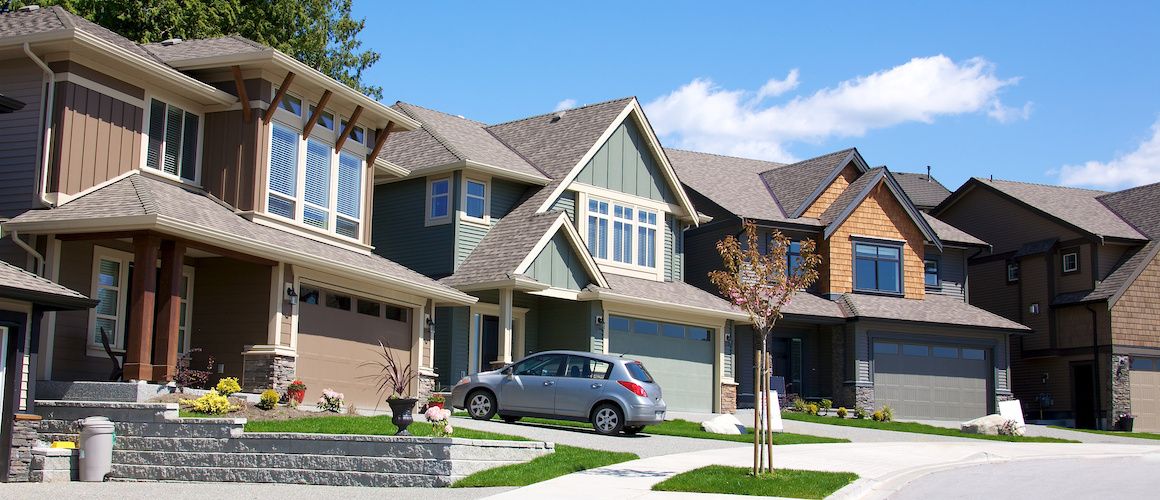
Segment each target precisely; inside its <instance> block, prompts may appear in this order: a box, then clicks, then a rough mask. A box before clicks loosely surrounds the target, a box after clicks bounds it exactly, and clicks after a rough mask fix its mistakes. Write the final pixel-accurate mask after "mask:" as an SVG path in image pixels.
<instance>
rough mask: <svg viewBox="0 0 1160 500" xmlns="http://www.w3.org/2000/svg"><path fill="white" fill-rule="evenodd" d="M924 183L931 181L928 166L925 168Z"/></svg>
mask: <svg viewBox="0 0 1160 500" xmlns="http://www.w3.org/2000/svg"><path fill="white" fill-rule="evenodd" d="M926 182H931V180H930V165H927V166H926Z"/></svg>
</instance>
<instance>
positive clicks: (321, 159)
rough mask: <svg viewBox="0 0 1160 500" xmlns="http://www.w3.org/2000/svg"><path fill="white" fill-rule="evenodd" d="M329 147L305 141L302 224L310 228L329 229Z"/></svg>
mask: <svg viewBox="0 0 1160 500" xmlns="http://www.w3.org/2000/svg"><path fill="white" fill-rule="evenodd" d="M331 156H332V154H331V149H330V146H327V145H325V144H322V143H321V142H318V141H316V140H313V139H311V140H308V141H306V191H305V195H304V199H305V201H306V205H305V206H303V207H302V222H305V223H307V224H310V225H311V226H314V227H318V228H322V229H329V227H330V224H329V222H330V210H329V208H330V158H331Z"/></svg>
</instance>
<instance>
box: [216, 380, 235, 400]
mask: <svg viewBox="0 0 1160 500" xmlns="http://www.w3.org/2000/svg"><path fill="white" fill-rule="evenodd" d="M214 389H217V392H218V394H221V395H222V396H225V397H227V398H228V397H230V395H231V394H234V393H236V392H242V386H241V385H238V379H237V378H235V377H225V378H223V379H221V380H218V383H217V386H216V387H214Z"/></svg>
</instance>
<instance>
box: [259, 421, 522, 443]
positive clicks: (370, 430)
mask: <svg viewBox="0 0 1160 500" xmlns="http://www.w3.org/2000/svg"><path fill="white" fill-rule="evenodd" d="M396 430H397V428H396V427H395V424H392V423H391V417H390V416H387V415H380V416H376V417H356V416H342V415H334V416H327V417H306V418H295V419H291V420H252V421H249V422H246V432H304V433H313V434H369V435H377V436H383V435H385V436H391V435H394V434H395V431H396ZM407 430H408V431H410V433H411V435H413V436H430V435H431V424H428V423H427V422H422V421H418V422H415V423H413V424H411V426H410V427H407ZM454 436H455V437H460V438H468V439H498V440H501V441H527V439H524V438H522V437H518V436H508V435H505V434H495V433H492V432H483V431H476V430H472V429H463V428H458V429H455V434H454Z"/></svg>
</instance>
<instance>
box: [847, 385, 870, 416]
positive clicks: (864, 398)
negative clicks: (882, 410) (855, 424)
mask: <svg viewBox="0 0 1160 500" xmlns="http://www.w3.org/2000/svg"><path fill="white" fill-rule="evenodd" d="M852 389H853V390H854V407H855V408H862V409H863V410H866V411H867V412H870V413H873V412H874V387H872V386H871V387H866V386H854V387H852Z"/></svg>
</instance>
